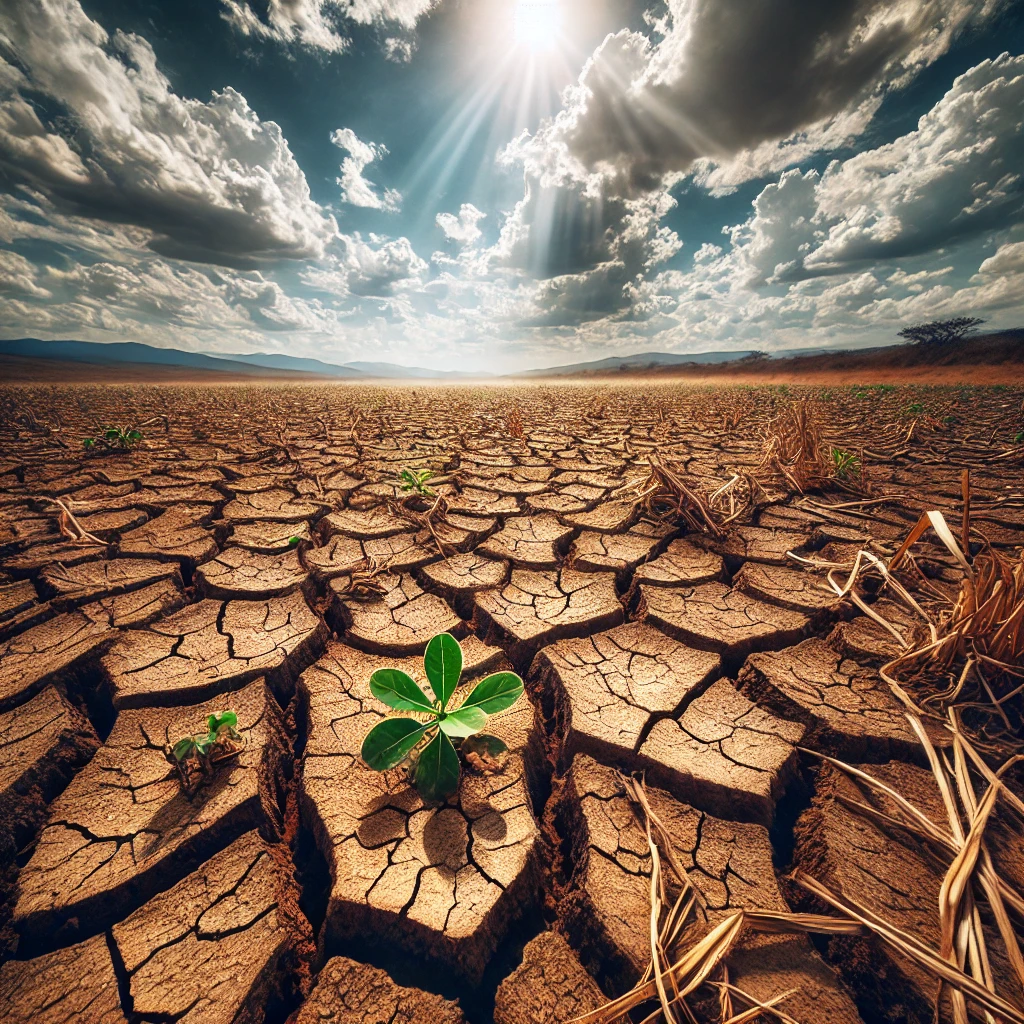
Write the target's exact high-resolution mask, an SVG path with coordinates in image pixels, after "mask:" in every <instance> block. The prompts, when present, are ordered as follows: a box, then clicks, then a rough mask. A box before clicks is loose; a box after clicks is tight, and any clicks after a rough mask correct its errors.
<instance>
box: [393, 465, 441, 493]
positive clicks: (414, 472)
mask: <svg viewBox="0 0 1024 1024" xmlns="http://www.w3.org/2000/svg"><path fill="white" fill-rule="evenodd" d="M433 476H434V471H433V470H432V469H403V470H402V472H401V473H399V474H398V485H399V487H401V488H402V490H403V491H405V492H406V493H407V494H408V493H409V492H410V491H415V492H416V493H417V494H420V495H422V496H423V497H427V498H429V497H432V496H433V494H434V492H433V491H432V490H431V489H430V488H429V487H428V486H427V481H428V480H430V479H431V478H432V477H433Z"/></svg>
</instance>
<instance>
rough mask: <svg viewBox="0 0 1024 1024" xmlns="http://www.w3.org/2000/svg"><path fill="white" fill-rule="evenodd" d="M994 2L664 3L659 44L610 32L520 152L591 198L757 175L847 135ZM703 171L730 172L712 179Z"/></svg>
mask: <svg viewBox="0 0 1024 1024" xmlns="http://www.w3.org/2000/svg"><path fill="white" fill-rule="evenodd" d="M997 6H998V4H997V3H996V0H988V2H983V3H978V2H975V0H831V2H829V3H821V2H820V0H772V2H766V3H760V4H755V5H751V4H750V3H748V2H747V0H668V10H669V13H668V15H667V17H666V18H665V19H664V20H663V21H662V22H660V23H659V25H658V27H659V28H660V29H661V31H662V32H663V38H662V39H661V40H660V41H659V42H657V43H652V42H651V40H649V39H648V38H647V37H646V36H644V35H642V34H640V33H637V32H630V31H626V30H623V31H622V32H619V33H618V34H617V35H613V36H610V37H609V38H608V39H606V40H605V42H604V43H603V44H602V45H601V46H600V47H599V48H598V50H597V51H596V52H595V53H594V55H593V56H592V57H591V58H590V60H589V61H588V62H587V64H586V66H585V67H584V69H583V72H582V74H581V75H580V79H579V82H578V84H577V85H575V86H574V87H572V88H571V89H569V90H568V91H567V93H566V98H565V103H564V107H563V109H562V111H561V112H560V113H559V114H558V116H557V117H556V118H555V119H554V120H552V121H551V122H549V123H548V124H547V125H546V126H545V127H544V128H542V129H541V130H540V131H539V132H538V133H537V135H536V137H535V138H534V139H532V140H530V141H529V143H527V144H520V146H519V153H520V155H521V156H522V157H523V158H524V160H525V161H526V164H527V169H528V170H530V171H532V172H533V173H535V174H549V175H550V174H552V173H553V172H554V173H555V174H557V175H558V176H559V177H563V176H565V175H568V176H570V177H572V178H574V179H575V180H577V181H580V182H584V183H586V182H587V181H588V179H589V178H590V177H591V176H594V175H596V176H598V177H599V178H600V179H602V180H603V181H604V183H605V187H604V189H603V191H604V192H606V193H607V192H613V193H614V194H617V195H622V196H636V195H638V194H641V193H644V192H647V191H651V190H653V189H656V188H658V187H660V185H661V184H662V183H663V182H664V180H665V178H666V176H668V175H673V174H680V173H685V172H688V171H690V170H691V169H692V168H693V167H694V165H695V163H696V162H697V161H701V160H703V161H707V162H708V163H706V164H705V165H704V166H702V167H701V168H699V170H701V171H702V176H703V178H704V179H705V180H706V181H707V182H708V183H710V184H712V185H723V184H733V183H735V181H736V180H742V179H743V178H745V177H751V176H757V175H763V174H765V173H767V172H769V171H771V170H776V169H781V168H782V167H784V166H786V164H787V163H792V162H793V161H794V159H798V158H800V157H801V156H804V155H807V154H808V153H809V152H811V151H813V150H815V149H821V148H835V146H836V145H838V144H840V143H841V142H842V141H843V140H844V139H846V138H848V137H851V136H853V135H856V134H859V133H860V132H861V131H863V129H864V127H865V126H866V125H867V122H868V121H869V120H870V118H871V116H872V114H873V113H874V111H875V109H876V108H877V105H878V102H879V97H880V96H881V94H882V93H883V92H884V91H885V90H886V89H888V88H891V87H894V86H898V85H900V84H903V83H905V82H906V81H908V80H909V79H910V77H912V76H913V74H914V73H915V72H916V71H917V70H918V69H920V68H921V67H923V66H925V65H926V64H928V63H930V62H932V61H933V60H935V59H936V58H937V57H938V56H940V55H941V54H942V53H944V52H945V51H946V49H948V47H949V44H950V42H951V40H952V39H953V38H954V36H955V35H956V34H957V33H958V32H959V31H961V30H962V29H963V28H964V27H965V26H967V25H968V24H970V23H976V22H979V21H981V20H983V19H984V18H986V17H988V16H989V15H991V14H992V12H993V11H994V10H995V9H996V8H997ZM787 140H788V142H787ZM780 142H783V143H786V144H784V145H782V147H781V148H779V147H778V144H779V143H780ZM766 145H767V146H768V147H769V148H768V149H764V148H760V147H765V146H766ZM776 150H777V152H776ZM751 153H757V154H758V155H757V157H756V158H755V159H753V160H751V159H750V157H749V154H751ZM741 155H744V156H745V159H740V160H739V163H736V162H735V161H737V159H738V158H740V157H741ZM712 165H714V166H717V167H719V168H723V167H724V168H731V169H730V170H727V171H725V172H723V173H721V174H718V175H716V174H714V173H712V171H711V166H712ZM744 167H745V170H743V172H742V174H741V173H739V170H740V168H744Z"/></svg>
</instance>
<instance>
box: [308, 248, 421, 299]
mask: <svg viewBox="0 0 1024 1024" xmlns="http://www.w3.org/2000/svg"><path fill="white" fill-rule="evenodd" d="M339 247H340V248H341V250H342V253H341V255H340V256H333V255H332V256H330V257H329V258H328V260H326V261H325V266H322V267H316V268H311V269H309V270H307V271H305V272H304V273H303V275H302V280H303V281H304V282H305V283H306V284H307V285H309V286H310V287H311V288H317V289H319V290H321V291H325V292H329V293H331V294H333V295H337V296H340V297H345V296H371V297H372V296H376V297H389V296H394V295H396V294H398V293H400V292H402V291H409V290H412V289H417V288H419V287H421V286H422V284H423V281H424V278H425V276H426V274H427V271H428V270H429V266H428V264H427V262H426V261H425V260H423V259H421V258H420V257H419V256H418V255H417V254H416V252H415V250H414V249H413V247H412V243H411V242H410V241H409V239H408V238H396V239H391V240H388V239H383V238H380V237H378V236H376V235H371V236H370V237H369V240H366V239H364V238H363V237H362V236H361V235H359V234H355V235H351V236H348V235H345V236H342V237H341V239H340V240H339Z"/></svg>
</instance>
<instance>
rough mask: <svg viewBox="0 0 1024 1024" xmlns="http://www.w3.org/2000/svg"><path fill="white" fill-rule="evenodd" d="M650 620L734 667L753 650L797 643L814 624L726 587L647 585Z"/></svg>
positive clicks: (642, 590)
mask: <svg viewBox="0 0 1024 1024" xmlns="http://www.w3.org/2000/svg"><path fill="white" fill-rule="evenodd" d="M640 593H641V594H642V596H643V603H644V606H645V608H646V613H645V615H646V619H647V621H648V622H650V623H651V624H652V625H654V626H658V627H659V628H660V629H662V630H664V631H665V632H666V633H668V634H669V636H674V637H676V638H677V639H678V640H682V641H683V642H684V643H687V644H690V645H691V646H693V647H699V648H702V649H703V650H708V651H718V652H719V653H720V654H721V655H722V656H723V657H724V658H727V659H729V661H731V662H733V663H735V662H737V661H739V660H740V659H742V658H744V657H746V655H748V654H750V653H751V652H752V651H760V650H764V649H765V648H767V647H782V646H784V645H786V644H792V643H795V642H796V641H797V640H800V639H801V638H802V637H803V636H804V635H805V634H806V632H807V629H808V627H809V626H810V624H811V620H810V619H809V618H808V616H806V615H804V614H803V613H801V612H795V611H791V610H790V609H788V608H780V607H779V606H778V605H775V604H769V603H768V602H767V601H762V600H760V599H759V598H756V597H753V596H751V595H750V594H747V593H744V592H743V591H741V590H737V589H730V588H729V587H727V586H726V585H725V584H724V583H701V584H698V585H697V586H693V587H675V588H669V587H648V586H642V587H641V588H640Z"/></svg>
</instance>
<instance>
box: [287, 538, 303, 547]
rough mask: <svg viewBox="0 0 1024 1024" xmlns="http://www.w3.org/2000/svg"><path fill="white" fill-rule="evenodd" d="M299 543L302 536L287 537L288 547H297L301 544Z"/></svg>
mask: <svg viewBox="0 0 1024 1024" xmlns="http://www.w3.org/2000/svg"><path fill="white" fill-rule="evenodd" d="M301 543H302V538H300V537H289V538H288V546H289V547H290V548H297V547H298V546H299V544H301Z"/></svg>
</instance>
